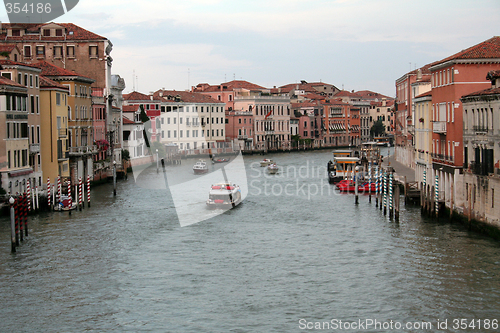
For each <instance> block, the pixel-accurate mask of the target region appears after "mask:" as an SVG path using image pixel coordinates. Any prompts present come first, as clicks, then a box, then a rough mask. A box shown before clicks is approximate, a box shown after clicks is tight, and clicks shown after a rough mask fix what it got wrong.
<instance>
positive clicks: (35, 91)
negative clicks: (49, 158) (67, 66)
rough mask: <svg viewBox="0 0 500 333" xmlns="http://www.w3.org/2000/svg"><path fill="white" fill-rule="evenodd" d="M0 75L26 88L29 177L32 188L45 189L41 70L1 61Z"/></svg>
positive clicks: (9, 61) (13, 62) (26, 65)
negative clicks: (42, 162)
mask: <svg viewBox="0 0 500 333" xmlns="http://www.w3.org/2000/svg"><path fill="white" fill-rule="evenodd" d="M0 66H1V67H0V73H1V75H2V76H3V77H6V78H8V79H10V80H12V81H15V82H16V83H18V84H20V85H22V86H24V87H26V89H27V94H28V95H27V99H26V105H23V108H24V107H26V111H28V138H29V156H28V163H29V166H30V167H31V169H32V170H33V172H32V173H31V175H30V176H29V179H30V180H31V187H32V188H34V186H35V185H36V186H39V187H40V188H42V187H43V185H44V182H43V181H42V166H41V161H42V159H41V156H40V109H39V105H40V104H39V102H40V101H39V98H40V97H39V94H40V88H39V75H40V72H41V70H40V69H39V68H36V67H35V66H32V65H28V64H23V63H19V62H15V61H11V60H0Z"/></svg>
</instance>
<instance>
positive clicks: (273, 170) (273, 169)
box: [267, 163, 279, 175]
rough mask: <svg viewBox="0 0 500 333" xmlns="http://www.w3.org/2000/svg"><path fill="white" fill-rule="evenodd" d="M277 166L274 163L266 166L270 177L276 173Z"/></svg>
mask: <svg viewBox="0 0 500 333" xmlns="http://www.w3.org/2000/svg"><path fill="white" fill-rule="evenodd" d="M278 170H279V168H278V166H277V165H276V163H272V164H269V165H268V166H267V171H268V172H269V173H270V174H271V175H274V174H275V173H278Z"/></svg>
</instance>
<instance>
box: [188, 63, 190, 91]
mask: <svg viewBox="0 0 500 333" xmlns="http://www.w3.org/2000/svg"><path fill="white" fill-rule="evenodd" d="M189 74H190V71H189V68H188V90H189V88H190V86H189Z"/></svg>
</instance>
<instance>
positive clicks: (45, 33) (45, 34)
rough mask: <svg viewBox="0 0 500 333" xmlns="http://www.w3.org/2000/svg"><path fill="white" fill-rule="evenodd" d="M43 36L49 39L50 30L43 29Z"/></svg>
mask: <svg viewBox="0 0 500 333" xmlns="http://www.w3.org/2000/svg"><path fill="white" fill-rule="evenodd" d="M43 35H44V36H45V37H49V36H50V29H43Z"/></svg>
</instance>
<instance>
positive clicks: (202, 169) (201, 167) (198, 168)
mask: <svg viewBox="0 0 500 333" xmlns="http://www.w3.org/2000/svg"><path fill="white" fill-rule="evenodd" d="M193 171H194V173H195V174H197V175H198V174H202V173H207V172H208V164H207V162H205V161H204V160H199V161H198V162H196V163H195V165H193Z"/></svg>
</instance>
